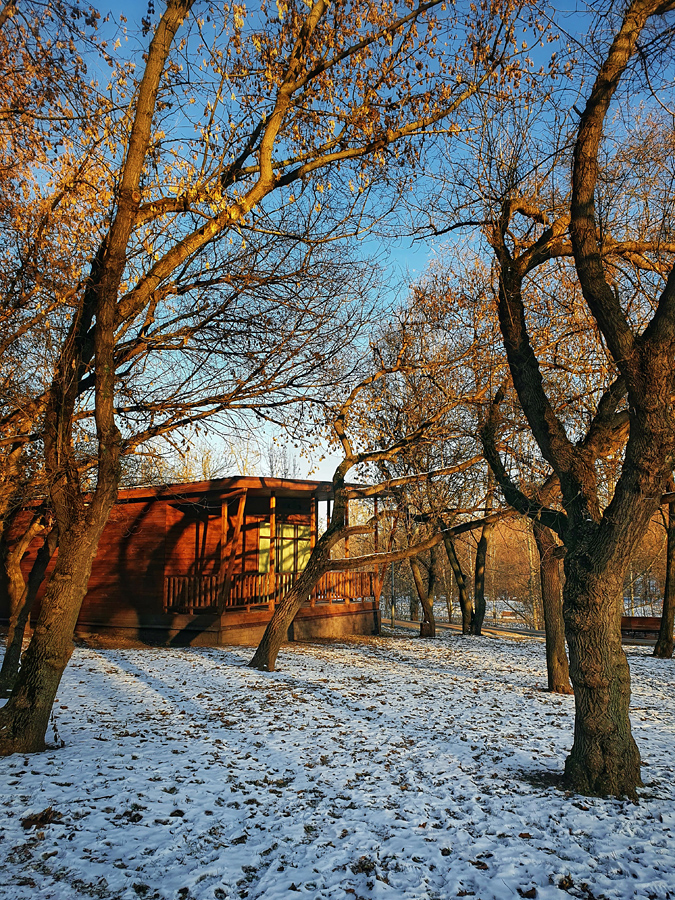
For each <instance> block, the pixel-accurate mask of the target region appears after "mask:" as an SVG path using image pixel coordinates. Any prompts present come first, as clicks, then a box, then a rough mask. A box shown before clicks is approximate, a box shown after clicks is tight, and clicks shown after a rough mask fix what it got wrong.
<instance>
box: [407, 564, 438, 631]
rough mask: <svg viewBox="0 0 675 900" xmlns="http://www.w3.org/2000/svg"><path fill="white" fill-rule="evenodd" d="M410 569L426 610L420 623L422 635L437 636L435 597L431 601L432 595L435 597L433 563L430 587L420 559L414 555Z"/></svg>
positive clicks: (423, 607)
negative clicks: (426, 584) (423, 574)
mask: <svg viewBox="0 0 675 900" xmlns="http://www.w3.org/2000/svg"><path fill="white" fill-rule="evenodd" d="M410 569H411V571H412V574H413V579H414V581H415V587H416V588H417V595H418V597H419V598H420V603H421V604H422V610H423V612H424V620H423V621H422V623H421V625H420V637H436V620H435V618H434V604H433V599H432V600H431V601H430V599H429V598H430V597H432V598H433V582H434V578H433V575H432V574H431V573H432V571H433V565H432V566H431V567H430V570H429V582H430V584H429V588H427V587H425V584H424V578H423V577H422V572H421V570H420V565H419V561H418V560H417V559H416V557H414V556H412V557H411V558H410Z"/></svg>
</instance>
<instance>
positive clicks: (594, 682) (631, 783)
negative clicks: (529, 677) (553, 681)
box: [563, 539, 642, 799]
mask: <svg viewBox="0 0 675 900" xmlns="http://www.w3.org/2000/svg"><path fill="white" fill-rule="evenodd" d="M577 540H578V539H577ZM575 543H576V542H575ZM579 544H582V546H579ZM589 544H591V541H583V542H578V544H577V549H576V550H572V551H570V550H568V553H567V556H566V557H565V573H566V582H565V588H564V603H563V612H564V617H565V630H566V634H567V643H568V646H569V651H570V675H571V678H572V683H573V684H574V698H575V708H576V717H575V722H574V743H573V745H572V750H571V751H570V755H569V756H568V757H567V760H566V761H565V778H566V782H567V784H568V785H569V787H570V788H571V789H572V790H575V791H578V792H579V793H583V794H589V795H597V796H607V795H613V796H615V797H616V796H628V797H630V798H631V799H636V790H635V789H636V787H637V786H639V785H641V784H642V781H641V779H640V753H639V751H638V748H637V745H636V743H635V741H634V739H633V735H632V734H631V727H630V718H629V706H630V672H629V669H628V661H627V660H626V655H625V653H624V652H623V649H622V647H621V615H622V613H623V580H624V576H625V570H626V562H625V559H624V558H619V559H618V560H617V559H616V558H614V559H611V560H606V561H605V563H604V564H603V562H602V561H599V560H598V559H596V558H595V556H594V554H593V553H592V552H589V547H588V545H589Z"/></svg>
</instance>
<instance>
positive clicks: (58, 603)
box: [0, 508, 110, 756]
mask: <svg viewBox="0 0 675 900" xmlns="http://www.w3.org/2000/svg"><path fill="white" fill-rule="evenodd" d="M109 511H110V508H108V509H107V510H102V514H101V520H100V521H99V522H97V523H87V524H85V523H80V525H79V526H78V527H73V528H72V529H70V531H69V532H67V533H66V534H65V535H64V536H63V537H62V538H61V540H60V544H59V556H58V560H57V563H56V567H55V569H54V573H53V575H52V577H51V579H50V582H49V586H48V588H47V591H46V592H45V596H44V598H43V600H42V606H41V610H40V616H39V618H38V621H37V624H36V626H35V631H34V633H33V638H32V640H31V642H30V645H29V646H28V649H27V650H26V652H25V653H24V655H23V659H22V663H21V669H20V671H19V676H18V678H17V680H16V684H15V686H14V690H13V691H12V696H11V697H10V699H9V700H8V702H7V705H6V706H4V707H3V708H2V709H0V756H7V755H9V754H10V753H37V752H39V751H41V750H44V748H45V735H46V733H47V728H48V726H49V717H50V715H51V711H52V705H53V703H54V698H55V697H56V692H57V690H58V687H59V684H60V682H61V676H62V675H63V672H64V669H65V668H66V666H67V665H68V661H69V659H70V657H71V654H72V652H73V632H74V631H75V625H76V624H77V617H78V615H79V613H80V607H81V606H82V600H83V599H84V595H85V593H86V591H87V583H88V581H89V574H90V572H91V565H92V562H93V560H94V557H95V555H96V548H97V546H98V541H99V538H100V535H101V532H102V531H103V527H104V525H105V522H106V521H107V518H108V513H109Z"/></svg>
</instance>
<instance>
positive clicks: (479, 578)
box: [471, 466, 495, 635]
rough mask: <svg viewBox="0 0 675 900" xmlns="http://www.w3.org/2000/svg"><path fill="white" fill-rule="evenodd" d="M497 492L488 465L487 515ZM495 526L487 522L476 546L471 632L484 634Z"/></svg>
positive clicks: (486, 515) (490, 510)
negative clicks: (489, 557) (487, 574)
mask: <svg viewBox="0 0 675 900" xmlns="http://www.w3.org/2000/svg"><path fill="white" fill-rule="evenodd" d="M494 494H495V476H494V474H493V472H492V469H491V468H490V467H489V466H488V477H487V491H486V494H485V517H486V518H487V517H488V516H489V515H490V513H491V512H492V504H493V501H494ZM494 527H495V523H494V522H486V523H485V524H484V525H483V529H482V531H481V534H480V540H479V541H478V547H476V568H475V570H474V576H473V585H474V588H473V597H474V604H475V607H474V611H473V616H472V619H471V634H475V635H480V634H482V629H483V621H484V619H485V563H486V561H487V555H488V547H489V544H490V535H491V534H492V532H493V530H494Z"/></svg>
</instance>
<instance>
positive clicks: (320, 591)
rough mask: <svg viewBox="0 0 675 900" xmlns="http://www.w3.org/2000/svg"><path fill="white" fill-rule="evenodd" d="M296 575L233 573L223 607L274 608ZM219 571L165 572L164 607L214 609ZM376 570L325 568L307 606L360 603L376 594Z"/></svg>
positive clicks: (187, 610)
mask: <svg viewBox="0 0 675 900" xmlns="http://www.w3.org/2000/svg"><path fill="white" fill-rule="evenodd" d="M297 577H298V576H297V575H295V574H292V573H288V572H277V573H275V574H274V575H272V574H267V575H265V574H262V575H261V574H257V573H255V572H253V573H246V574H243V575H241V574H239V575H233V576H232V579H231V583H230V590H229V595H228V597H227V598H226V602H225V609H250V608H254V607H262V608H267V609H270V610H272V609H274V606H275V604H276V603H278V602H279V600H280V599H281V598H282V597H283V596H284V594H286V593H288V591H289V590H290V589H291V587H292V586H293V584H294V582H295V579H296V578H297ZM222 584H223V582H222V579H221V577H220V576H218V575H167V576H166V577H165V579H164V611H165V612H170V613H187V614H199V613H213V612H216V610H217V608H218V597H219V593H220V591H221V589H222ZM378 587H379V585H378V578H377V573H376V572H326V574H325V575H323V576H322V578H321V579H320V580H319V582H318V584H317V585H316V586H315V587H314V590H313V591H312V593H311V595H310V597H309V599H308V600H307V601H306V602H305V605H306V606H311V607H314V606H319V605H323V604H333V603H340V604H346V603H362V602H364V601H368V600H376V599H377V598H379V590H378Z"/></svg>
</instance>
